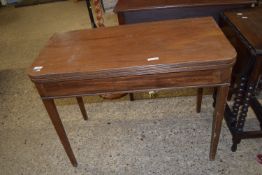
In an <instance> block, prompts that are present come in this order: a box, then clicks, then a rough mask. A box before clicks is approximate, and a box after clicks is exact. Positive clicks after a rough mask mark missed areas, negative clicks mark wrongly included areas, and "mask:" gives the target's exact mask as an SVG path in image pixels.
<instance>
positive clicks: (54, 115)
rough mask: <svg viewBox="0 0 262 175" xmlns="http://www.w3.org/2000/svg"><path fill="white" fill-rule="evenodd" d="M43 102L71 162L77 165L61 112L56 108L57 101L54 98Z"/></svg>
mask: <svg viewBox="0 0 262 175" xmlns="http://www.w3.org/2000/svg"><path fill="white" fill-rule="evenodd" d="M43 103H44V105H45V107H46V110H47V112H48V114H49V117H50V119H51V121H52V123H53V125H54V128H55V130H56V132H57V134H58V136H59V139H60V141H61V143H62V145H63V147H64V149H65V151H66V154H67V156H68V158H69V159H70V162H71V163H72V165H73V166H74V167H76V166H77V161H76V158H75V155H74V152H73V150H72V148H71V146H70V142H69V140H68V138H67V135H66V132H65V129H64V126H63V124H62V122H61V119H60V117H59V114H58V112H57V109H56V106H55V103H54V100H53V99H43Z"/></svg>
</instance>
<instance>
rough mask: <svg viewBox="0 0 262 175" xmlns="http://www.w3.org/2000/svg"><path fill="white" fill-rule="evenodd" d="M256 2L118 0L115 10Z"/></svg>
mask: <svg viewBox="0 0 262 175" xmlns="http://www.w3.org/2000/svg"><path fill="white" fill-rule="evenodd" d="M250 3H256V0H153V1H149V0H118V3H117V5H116V7H115V12H122V11H132V10H145V9H152V8H156V9H157V8H168V7H192V6H209V5H230V4H232V5H235V4H250Z"/></svg>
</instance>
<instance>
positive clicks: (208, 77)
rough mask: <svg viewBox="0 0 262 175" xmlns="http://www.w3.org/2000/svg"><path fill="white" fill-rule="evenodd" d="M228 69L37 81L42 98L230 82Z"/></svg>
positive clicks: (229, 70)
mask: <svg viewBox="0 0 262 175" xmlns="http://www.w3.org/2000/svg"><path fill="white" fill-rule="evenodd" d="M230 74H231V69H224V70H205V71H194V72H179V73H168V74H158V75H143V76H130V77H117V78H107V79H96V80H77V81H61V82H55V83H52V82H50V83H43V84H37V85H36V86H37V88H38V90H39V93H40V95H41V96H42V97H59V96H75V95H83V94H86V95H88V94H92V95H94V94H102V93H118V92H135V91H146V90H150V89H167V88H179V87H194V86H198V87H199V86H203V87H205V86H215V85H218V84H227V83H228V84H229V82H230Z"/></svg>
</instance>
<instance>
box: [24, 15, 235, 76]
mask: <svg viewBox="0 0 262 175" xmlns="http://www.w3.org/2000/svg"><path fill="white" fill-rule="evenodd" d="M235 56H236V52H235V50H234V49H233V47H232V46H231V44H230V43H229V42H228V40H227V39H226V37H225V36H224V34H223V33H222V31H221V30H220V29H219V27H218V26H217V24H216V22H215V21H214V20H213V19H212V18H211V17H205V18H195V19H183V20H170V21H162V22H152V23H145V24H135V25H125V26H117V27H109V28H99V29H93V30H79V31H71V32H65V33H59V34H55V35H54V36H53V37H52V38H51V39H50V41H49V42H48V44H47V45H46V46H45V48H43V50H42V51H41V53H40V55H39V57H38V58H37V59H36V61H35V62H34V63H33V64H32V66H31V67H30V69H29V71H28V74H29V76H30V77H31V79H32V80H35V81H37V80H48V79H52V80H53V79H56V80H59V79H60V78H61V79H63V80H65V79H67V78H69V79H72V77H73V79H75V78H78V77H84V78H85V79H92V78H100V77H101V78H106V77H119V76H126V75H144V74H157V73H167V72H178V71H179V72H181V71H190V70H191V71H193V70H201V69H212V68H213V69H215V67H216V66H221V65H228V64H233V63H234V61H235ZM148 59H151V60H152V61H149V60H148ZM35 67H40V70H34V69H35Z"/></svg>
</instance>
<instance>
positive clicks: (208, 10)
mask: <svg viewBox="0 0 262 175" xmlns="http://www.w3.org/2000/svg"><path fill="white" fill-rule="evenodd" d="M250 6H251V5H250V4H248V5H247V4H234V5H213V6H211V5H210V6H188V7H173V8H169V7H168V8H153V9H150V10H149V9H147V10H137V11H135V10H131V11H125V12H117V13H118V21H119V24H135V23H141V22H150V21H160V20H169V19H182V18H192V17H205V16H212V17H213V18H214V19H215V20H216V21H217V22H218V23H219V22H220V17H219V15H220V13H221V12H223V11H225V10H234V9H244V8H249V7H250Z"/></svg>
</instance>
